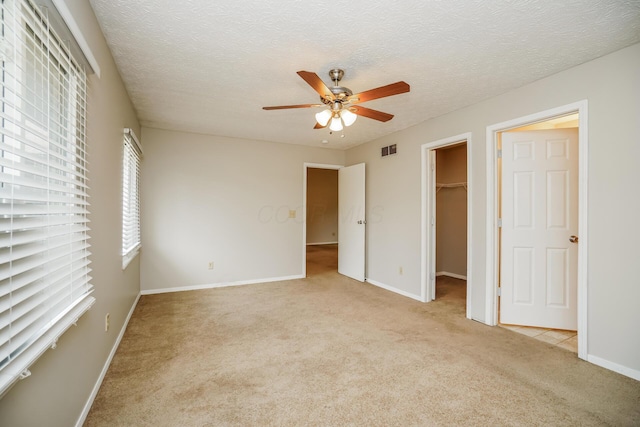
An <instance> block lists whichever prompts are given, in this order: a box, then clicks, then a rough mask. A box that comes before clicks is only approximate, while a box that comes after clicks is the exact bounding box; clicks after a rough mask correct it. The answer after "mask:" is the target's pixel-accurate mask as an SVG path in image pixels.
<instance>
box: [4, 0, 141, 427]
mask: <svg viewBox="0 0 640 427" xmlns="http://www.w3.org/2000/svg"><path fill="white" fill-rule="evenodd" d="M67 4H68V6H69V9H70V10H71V12H72V14H73V16H74V18H75V20H76V21H77V23H78V25H79V26H80V28H81V30H82V32H83V34H84V37H85V38H86V39H87V42H88V44H89V46H90V47H91V49H92V51H93V54H94V56H95V57H96V59H97V61H98V62H99V64H100V67H101V71H102V75H101V77H100V78H98V77H97V76H96V75H95V74H92V75H90V76H89V79H88V80H89V81H88V107H87V126H88V128H87V136H88V152H89V162H90V163H89V185H90V187H91V188H90V190H89V196H90V199H89V201H90V203H91V206H90V211H91V215H90V220H91V223H90V224H89V226H90V227H91V231H90V232H89V234H90V236H91V241H90V243H91V249H90V250H91V252H92V254H93V255H92V256H91V261H92V264H91V268H92V269H93V272H92V274H91V276H92V277H93V280H92V283H93V286H94V287H95V292H94V296H95V298H96V303H95V305H94V306H93V308H92V309H91V310H89V311H88V312H87V313H86V314H85V315H84V316H82V317H81V318H80V320H79V321H78V324H77V326H74V327H71V329H69V330H68V331H67V332H66V333H65V334H64V335H63V336H62V337H61V338H60V340H59V341H58V346H57V348H56V349H55V350H48V351H47V352H46V353H45V354H44V355H43V357H41V358H40V360H38V361H37V362H36V363H35V364H34V365H33V366H32V368H31V372H32V375H31V376H30V377H29V378H27V379H25V380H23V381H20V382H18V383H17V384H16V385H15V386H14V387H13V388H12V389H11V390H10V391H9V393H8V394H7V395H6V396H5V397H4V398H3V399H2V400H0V425H2V426H50V427H57V426H60V427H68V426H73V425H74V424H75V423H76V421H77V420H78V418H79V417H80V415H81V413H82V411H83V407H84V405H85V404H86V403H87V401H88V399H89V396H90V395H91V392H92V389H93V387H94V386H95V384H96V381H97V380H98V378H99V376H100V372H101V370H102V369H103V367H104V364H105V362H106V360H107V358H108V356H109V353H110V352H111V350H112V348H113V346H114V344H115V341H116V339H117V336H118V334H119V333H120V330H121V328H122V326H123V324H124V321H125V319H126V316H127V315H128V313H129V311H130V309H131V307H132V305H133V303H134V301H135V298H136V296H137V295H138V293H139V262H138V259H134V260H133V261H132V262H131V264H130V265H129V267H128V268H127V269H126V270H125V271H122V257H121V256H120V248H121V235H122V226H121V221H122V213H121V205H122V201H121V197H122V192H121V171H122V138H123V128H125V127H130V128H133V129H134V130H135V131H136V132H137V134H138V136H140V131H139V130H140V129H139V126H138V121H137V119H136V114H135V111H134V110H133V107H132V105H131V102H130V101H129V97H128V95H127V92H126V91H125V88H124V85H123V83H122V81H121V79H120V75H119V74H118V71H117V69H116V67H115V65H114V63H113V60H112V57H111V53H110V51H109V49H108V48H107V45H106V43H105V41H104V39H103V36H102V33H101V31H100V27H99V26H98V23H97V21H96V19H95V17H94V15H93V10H92V9H91V6H90V5H89V2H88V1H83V0H73V1H72V0H68V1H67ZM107 313H110V314H111V328H110V330H109V332H105V331H104V322H105V315H106V314H107Z"/></svg>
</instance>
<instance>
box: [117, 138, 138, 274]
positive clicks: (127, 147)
mask: <svg viewBox="0 0 640 427" xmlns="http://www.w3.org/2000/svg"><path fill="white" fill-rule="evenodd" d="M141 166H142V145H141V144H140V140H139V139H138V137H137V136H136V134H135V132H134V131H133V129H130V128H125V129H124V138H123V144H122V248H121V250H122V269H123V270H124V269H126V268H127V266H128V265H129V263H131V261H133V260H134V259H135V257H136V256H138V254H139V253H140V249H141V248H142V227H141V218H140V214H141V209H140V169H141Z"/></svg>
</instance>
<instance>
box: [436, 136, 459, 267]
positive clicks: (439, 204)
mask: <svg viewBox="0 0 640 427" xmlns="http://www.w3.org/2000/svg"><path fill="white" fill-rule="evenodd" d="M466 181H467V146H466V145H465V144H463V145H456V146H455V147H451V148H441V149H438V150H436V183H439V184H453V183H461V182H466ZM436 272H437V273H453V274H455V275H458V276H465V277H466V275H467V190H466V189H465V187H443V188H441V189H440V190H438V192H437V193H436Z"/></svg>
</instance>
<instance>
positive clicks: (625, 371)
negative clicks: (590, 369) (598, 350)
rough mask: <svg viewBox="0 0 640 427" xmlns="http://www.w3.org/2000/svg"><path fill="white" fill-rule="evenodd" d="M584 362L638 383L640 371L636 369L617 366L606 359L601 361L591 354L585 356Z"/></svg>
mask: <svg viewBox="0 0 640 427" xmlns="http://www.w3.org/2000/svg"><path fill="white" fill-rule="evenodd" d="M586 360H587V362H590V363H593V364H594V365H598V366H601V367H603V368H605V369H609V370H610V371H613V372H617V373H619V374H621V375H624V376H626V377H629V378H633V379H634V380H637V381H640V371H638V370H636V369H631V368H628V367H626V366H622V365H618V364H617V363H614V362H610V361H608V360H606V359H603V358H601V357H598V356H594V355H592V354H589V355H587V359H586Z"/></svg>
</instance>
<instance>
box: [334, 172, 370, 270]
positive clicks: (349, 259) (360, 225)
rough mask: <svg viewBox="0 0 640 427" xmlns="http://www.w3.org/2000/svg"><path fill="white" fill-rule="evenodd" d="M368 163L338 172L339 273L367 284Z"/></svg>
mask: <svg viewBox="0 0 640 427" xmlns="http://www.w3.org/2000/svg"><path fill="white" fill-rule="evenodd" d="M364 188H365V174H364V163H360V164H357V165H353V166H348V167H345V168H341V169H339V170H338V273H340V274H344V275H345V276H349V277H351V278H352V279H356V280H359V281H361V282H364V257H365V253H364V247H365V246H364V238H365V233H364V232H365V224H366V221H365V215H364V209H365V205H364Z"/></svg>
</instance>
